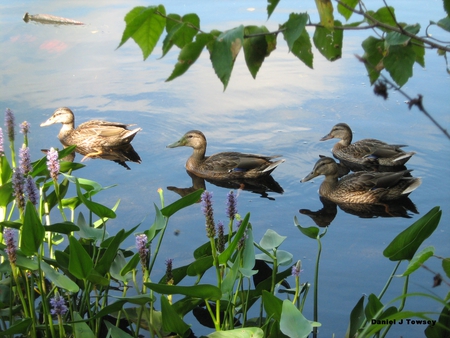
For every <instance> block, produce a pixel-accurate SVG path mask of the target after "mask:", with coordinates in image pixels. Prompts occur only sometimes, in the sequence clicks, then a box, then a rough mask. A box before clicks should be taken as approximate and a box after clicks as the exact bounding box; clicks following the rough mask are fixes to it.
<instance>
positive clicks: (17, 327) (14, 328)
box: [0, 318, 33, 337]
mask: <svg viewBox="0 0 450 338" xmlns="http://www.w3.org/2000/svg"><path fill="white" fill-rule="evenodd" d="M32 322H33V320H32V319H31V318H25V319H22V320H17V321H15V322H14V324H13V325H11V326H10V327H9V328H8V329H6V330H4V331H2V332H0V337H2V336H12V335H16V334H21V335H22V334H23V335H26V334H27V333H29V329H30V326H31V324H32Z"/></svg>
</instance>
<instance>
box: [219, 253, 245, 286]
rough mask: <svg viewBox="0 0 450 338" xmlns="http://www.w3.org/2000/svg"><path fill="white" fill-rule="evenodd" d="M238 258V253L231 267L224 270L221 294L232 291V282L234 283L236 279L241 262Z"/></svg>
mask: <svg viewBox="0 0 450 338" xmlns="http://www.w3.org/2000/svg"><path fill="white" fill-rule="evenodd" d="M240 258H241V256H240V255H239V254H238V255H237V256H236V259H235V260H234V263H233V265H232V266H231V268H230V269H227V270H226V275H225V277H224V278H223V280H222V293H223V294H228V293H229V294H231V293H232V292H233V288H234V284H235V283H236V279H237V276H238V270H239V266H240V264H241V262H240Z"/></svg>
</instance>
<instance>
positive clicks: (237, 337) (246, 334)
mask: <svg viewBox="0 0 450 338" xmlns="http://www.w3.org/2000/svg"><path fill="white" fill-rule="evenodd" d="M269 1H270V0H269ZM207 337H208V338H263V337H264V331H263V330H262V329H260V328H259V327H244V328H240V329H234V330H228V331H215V332H212V333H210V334H209V335H207Z"/></svg>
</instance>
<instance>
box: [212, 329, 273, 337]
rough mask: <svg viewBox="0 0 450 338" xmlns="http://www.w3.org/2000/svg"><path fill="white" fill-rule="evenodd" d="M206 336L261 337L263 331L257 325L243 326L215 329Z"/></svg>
mask: <svg viewBox="0 0 450 338" xmlns="http://www.w3.org/2000/svg"><path fill="white" fill-rule="evenodd" d="M206 337H208V338H263V337H264V331H263V330H262V329H260V328H259V327H244V328H240V329H234V330H228V331H215V332H213V333H210V334H208V335H207V336H206Z"/></svg>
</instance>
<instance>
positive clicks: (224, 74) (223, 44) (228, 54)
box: [208, 25, 244, 90]
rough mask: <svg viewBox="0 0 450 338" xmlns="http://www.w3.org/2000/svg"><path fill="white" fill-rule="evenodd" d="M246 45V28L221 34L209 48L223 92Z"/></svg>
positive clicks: (241, 27)
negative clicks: (242, 48) (243, 46)
mask: <svg viewBox="0 0 450 338" xmlns="http://www.w3.org/2000/svg"><path fill="white" fill-rule="evenodd" d="M243 43H244V26H243V25H240V26H239V27H236V28H233V29H230V30H228V31H226V32H223V33H221V34H220V35H219V36H218V37H217V38H216V39H215V40H214V41H213V42H212V43H211V44H210V45H209V46H208V47H209V52H210V59H211V62H212V65H213V68H214V71H215V72H216V75H217V77H218V78H219V79H220V81H221V82H222V83H223V90H225V89H226V88H227V86H228V81H229V80H230V77H231V72H232V70H233V66H234V61H235V60H236V57H237V55H238V53H239V51H240V50H241V47H242V45H243Z"/></svg>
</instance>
